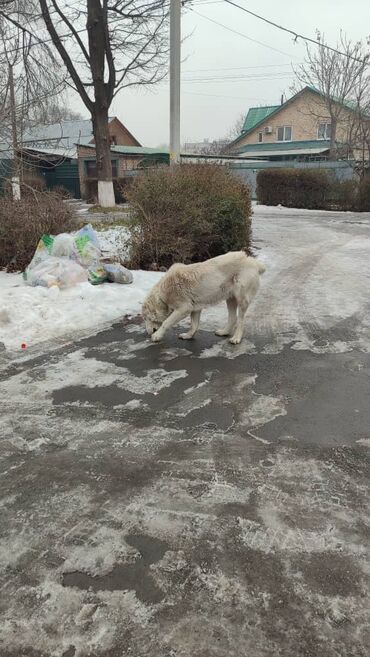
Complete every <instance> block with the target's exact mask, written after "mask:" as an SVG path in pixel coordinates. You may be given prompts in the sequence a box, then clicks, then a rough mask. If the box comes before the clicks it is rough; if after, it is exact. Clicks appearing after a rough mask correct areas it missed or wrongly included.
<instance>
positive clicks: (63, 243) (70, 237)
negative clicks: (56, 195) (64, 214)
mask: <svg viewBox="0 0 370 657" xmlns="http://www.w3.org/2000/svg"><path fill="white" fill-rule="evenodd" d="M50 258H57V259H65V261H66V262H67V263H68V262H70V263H73V264H76V265H79V266H80V267H81V268H83V269H84V270H86V272H87V273H86V276H85V277H84V279H83V280H89V281H90V283H92V284H93V285H97V284H99V283H104V281H107V280H108V274H107V272H106V271H105V269H104V267H103V266H102V265H101V263H100V260H101V251H100V247H99V241H98V237H97V235H96V233H95V231H94V229H93V227H92V226H91V224H88V225H87V226H84V227H83V228H81V229H80V230H78V231H77V232H75V233H71V234H69V233H61V234H60V235H57V236H56V237H54V236H53V235H43V236H42V237H41V239H40V241H39V243H38V245H37V248H36V251H35V254H34V256H33V258H32V260H31V262H30V264H29V265H28V267H27V269H26V270H25V272H24V274H23V277H24V279H25V281H26V282H27V283H29V284H30V285H49V282H50V281H53V280H54V281H57V280H59V278H60V280H61V281H63V276H62V275H61V276H60V277H59V278H58V275H56V276H55V277H54V278H53V271H54V272H56V271H57V270H56V263H55V262H54V263H52V264H50V267H49V269H48V268H47V267H46V269H44V270H41V271H42V275H41V276H40V275H39V274H40V272H39V270H37V271H36V274H34V273H33V272H34V270H35V268H36V267H37V266H38V265H39V264H40V263H42V262H46V261H48V260H50ZM53 267H54V269H53ZM60 271H62V270H60ZM78 271H79V270H78V269H76V268H75V269H74V276H75V279H76V283H77V282H80V280H81V279H82V275H81V274H80V275H79V274H78ZM63 272H64V278H65V280H66V281H69V280H71V281H72V280H73V275H72V268H70V273H71V276H70V277H69V275H68V273H67V269H66V268H64V270H63ZM77 279H78V280H77ZM35 281H38V282H35ZM47 281H49V282H47ZM50 284H51V285H59V283H57V282H54V283H50ZM74 284H75V283H69V282H68V283H67V284H66V285H65V284H64V283H63V282H62V284H61V285H59V287H69V286H70V285H74Z"/></svg>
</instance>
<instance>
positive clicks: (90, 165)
mask: <svg viewBox="0 0 370 657" xmlns="http://www.w3.org/2000/svg"><path fill="white" fill-rule="evenodd" d="M85 171H86V176H87V178H97V177H98V171H97V168H96V160H85ZM112 176H113V178H117V176H118V164H117V160H112Z"/></svg>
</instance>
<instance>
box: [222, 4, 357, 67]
mask: <svg viewBox="0 0 370 657" xmlns="http://www.w3.org/2000/svg"><path fill="white" fill-rule="evenodd" d="M224 1H225V2H227V4H228V5H233V7H237V9H240V10H241V11H244V12H245V13H246V14H249V15H250V16H254V17H255V18H258V19H259V20H261V21H263V22H264V23H268V25H272V26H273V27H277V28H278V29H279V30H282V31H283V32H288V34H291V35H292V36H294V41H297V40H298V39H302V40H303V41H307V42H309V43H314V44H315V45H316V46H321V47H322V48H325V49H326V50H331V51H332V52H335V53H337V54H338V55H342V57H346V58H347V59H353V60H354V61H355V62H359V63H360V64H368V63H369V61H368V57H366V58H365V59H359V58H358V57H352V56H351V55H348V54H347V53H345V52H341V51H340V50H338V49H337V48H332V47H331V46H327V45H326V44H325V43H321V42H320V41H317V40H316V39H311V38H310V37H306V36H304V35H303V34H299V32H295V31H294V30H290V29H289V28H287V27H284V26H283V25H279V24H278V23H274V21H271V20H270V19H269V18H265V17H264V16H260V15H259V14H256V13H255V12H254V11H251V10H250V9H246V8H245V7H242V6H241V5H238V4H237V3H236V2H234V1H233V0H224Z"/></svg>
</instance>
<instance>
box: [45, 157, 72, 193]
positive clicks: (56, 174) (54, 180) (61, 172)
mask: <svg viewBox="0 0 370 657" xmlns="http://www.w3.org/2000/svg"><path fill="white" fill-rule="evenodd" d="M43 175H44V177H45V180H46V185H47V187H48V189H53V188H54V187H60V186H62V187H65V188H66V189H68V191H69V192H70V193H71V194H72V196H73V198H81V189H80V177H79V174H78V162H77V160H70V161H65V162H62V164H58V165H57V166H56V167H53V168H52V169H47V168H44V169H43Z"/></svg>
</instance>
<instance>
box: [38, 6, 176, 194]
mask: <svg viewBox="0 0 370 657" xmlns="http://www.w3.org/2000/svg"><path fill="white" fill-rule="evenodd" d="M36 3H37V5H38V7H39V10H40V13H41V16H42V18H43V21H44V24H45V26H46V29H47V31H48V34H49V36H50V40H51V41H52V43H53V45H54V47H55V49H56V51H57V52H58V54H59V56H60V58H61V60H62V62H63V64H64V67H65V69H66V71H67V72H68V75H69V79H70V82H69V83H70V85H71V86H72V87H73V88H74V89H75V90H76V91H77V93H78V94H79V96H80V98H81V99H82V101H83V103H84V105H85V107H86V108H87V110H88V112H89V114H90V116H91V119H92V124H93V132H94V138H95V145H96V157H97V172H98V173H97V176H98V196H99V203H100V204H101V205H104V206H109V205H114V202H115V199H114V192H113V183H112V166H111V154H110V136H109V128H108V112H109V108H110V106H111V104H112V101H113V99H114V97H115V96H116V95H117V93H119V91H120V90H122V89H123V88H125V87H129V86H135V85H149V84H150V85H152V84H155V83H156V82H158V81H160V80H161V79H163V77H164V75H165V64H166V62H167V54H168V45H167V20H168V7H169V5H168V2H167V1H166V0H80V1H79V2H77V1H76V0H36Z"/></svg>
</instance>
